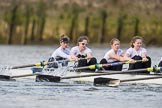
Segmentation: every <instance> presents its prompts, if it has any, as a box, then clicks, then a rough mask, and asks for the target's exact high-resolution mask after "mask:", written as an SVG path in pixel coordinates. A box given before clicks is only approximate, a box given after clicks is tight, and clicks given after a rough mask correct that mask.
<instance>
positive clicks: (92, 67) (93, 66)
mask: <svg viewBox="0 0 162 108" xmlns="http://www.w3.org/2000/svg"><path fill="white" fill-rule="evenodd" d="M138 62H145V61H142V60H135V62H134V63H138ZM130 63H131V62H129V61H126V62H115V63H107V64H95V65H90V66H84V67H77V68H74V69H100V68H102V67H108V66H117V65H122V64H130Z"/></svg>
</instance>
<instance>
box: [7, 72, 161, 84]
mask: <svg viewBox="0 0 162 108" xmlns="http://www.w3.org/2000/svg"><path fill="white" fill-rule="evenodd" d="M25 74H33V71H32V70H18V69H13V70H12V71H11V74H10V76H18V75H25ZM44 74H45V73H44ZM93 74H100V73H96V72H74V71H68V72H66V74H64V76H62V77H73V76H77V78H69V79H66V78H65V79H62V81H69V80H70V81H75V82H80V83H86V82H94V79H95V78H99V77H102V78H113V79H120V80H130V79H139V78H149V77H155V76H160V75H155V74H139V73H138V74H111V75H98V76H93ZM84 75H89V76H88V77H82V76H84ZM91 75H92V76H91ZM35 78H36V76H35V75H33V76H27V77H19V78H16V80H18V81H19V80H21V81H22V80H31V81H33V80H34V81H35ZM124 83H145V84H162V78H156V79H147V80H137V81H127V82H124Z"/></svg>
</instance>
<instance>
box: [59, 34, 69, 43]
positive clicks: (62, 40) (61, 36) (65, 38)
mask: <svg viewBox="0 0 162 108" xmlns="http://www.w3.org/2000/svg"><path fill="white" fill-rule="evenodd" d="M61 42H66V43H69V42H70V38H69V37H68V36H66V35H64V34H62V35H60V43H61Z"/></svg>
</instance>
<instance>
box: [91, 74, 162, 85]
mask: <svg viewBox="0 0 162 108" xmlns="http://www.w3.org/2000/svg"><path fill="white" fill-rule="evenodd" d="M159 78H162V76H153V77H144V78H133V79H125V80H120V79H114V78H103V77H99V78H95V79H94V85H95V86H99V85H100V86H101V85H106V86H110V87H115V86H119V85H120V83H122V82H130V81H141V80H151V79H159Z"/></svg>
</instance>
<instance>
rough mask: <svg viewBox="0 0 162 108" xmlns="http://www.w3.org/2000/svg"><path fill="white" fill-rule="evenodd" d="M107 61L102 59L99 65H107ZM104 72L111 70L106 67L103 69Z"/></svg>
mask: <svg viewBox="0 0 162 108" xmlns="http://www.w3.org/2000/svg"><path fill="white" fill-rule="evenodd" d="M107 63H108V62H107V60H106V59H105V58H103V59H102V60H101V61H100V64H107ZM103 68H104V69H105V70H111V68H110V67H109V66H107V67H103Z"/></svg>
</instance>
